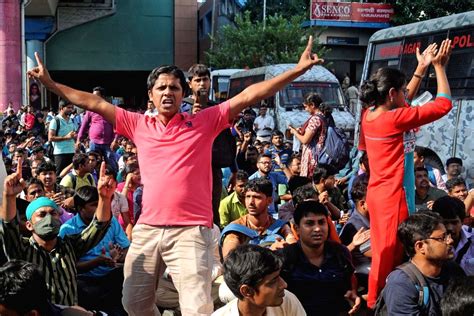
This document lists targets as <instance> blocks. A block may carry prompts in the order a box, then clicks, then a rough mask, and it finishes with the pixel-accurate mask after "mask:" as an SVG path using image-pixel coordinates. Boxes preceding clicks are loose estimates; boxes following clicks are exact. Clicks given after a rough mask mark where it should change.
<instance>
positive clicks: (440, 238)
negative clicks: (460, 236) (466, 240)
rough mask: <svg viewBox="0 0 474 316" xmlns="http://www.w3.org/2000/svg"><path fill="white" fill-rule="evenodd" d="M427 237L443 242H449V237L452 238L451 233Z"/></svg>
mask: <svg viewBox="0 0 474 316" xmlns="http://www.w3.org/2000/svg"><path fill="white" fill-rule="evenodd" d="M426 239H433V240H436V241H438V242H443V243H447V242H448V239H451V240H452V238H451V234H443V235H442V236H440V237H428V238H426Z"/></svg>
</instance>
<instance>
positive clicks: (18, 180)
mask: <svg viewBox="0 0 474 316" xmlns="http://www.w3.org/2000/svg"><path fill="white" fill-rule="evenodd" d="M22 166H23V158H18V161H17V167H16V172H15V173H12V174H11V175H9V176H7V177H6V178H5V181H4V182H3V193H4V194H6V195H7V196H17V195H18V194H19V193H20V192H21V191H22V190H23V189H24V188H25V187H26V182H25V180H24V179H23V177H22V172H23V170H22V169H23V168H22Z"/></svg>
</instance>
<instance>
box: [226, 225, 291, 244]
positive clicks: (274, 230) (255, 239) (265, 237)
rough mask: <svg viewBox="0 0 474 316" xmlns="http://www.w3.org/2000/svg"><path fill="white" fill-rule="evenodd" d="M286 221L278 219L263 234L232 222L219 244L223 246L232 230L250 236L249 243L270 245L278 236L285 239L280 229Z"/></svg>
mask: <svg viewBox="0 0 474 316" xmlns="http://www.w3.org/2000/svg"><path fill="white" fill-rule="evenodd" d="M286 223H287V222H286V221H283V220H281V219H278V220H276V221H275V222H274V223H273V224H271V225H270V227H268V228H267V230H266V231H265V232H264V233H263V234H262V235H259V234H258V233H257V232H256V231H255V230H253V229H251V228H248V227H247V226H244V225H240V224H235V223H230V224H229V225H227V226H226V227H225V228H224V229H223V230H222V233H221V238H220V240H219V246H220V247H222V244H223V243H224V239H225V237H226V236H227V234H229V233H232V232H237V233H241V234H243V235H245V236H247V237H249V238H250V241H249V244H251V245H259V246H262V247H268V246H270V245H271V244H273V243H274V242H275V241H276V238H277V237H280V238H281V239H285V238H283V236H281V235H280V234H278V231H279V230H280V229H281V228H282V227H283V226H284V225H285V224H286Z"/></svg>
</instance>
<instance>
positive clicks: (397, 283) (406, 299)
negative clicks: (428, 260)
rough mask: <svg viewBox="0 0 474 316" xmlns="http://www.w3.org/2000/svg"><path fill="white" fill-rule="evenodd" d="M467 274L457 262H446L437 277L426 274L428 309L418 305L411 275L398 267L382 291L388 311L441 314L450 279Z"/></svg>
mask: <svg viewBox="0 0 474 316" xmlns="http://www.w3.org/2000/svg"><path fill="white" fill-rule="evenodd" d="M465 275H466V274H465V273H464V271H463V270H462V269H461V268H460V267H459V265H458V264H457V263H455V262H454V261H452V260H450V261H448V262H446V263H445V264H444V266H443V268H442V270H441V273H440V275H439V276H438V277H436V278H431V277H427V276H425V279H426V281H427V283H428V286H429V287H430V292H429V303H428V307H427V308H426V310H423V308H422V307H420V306H419V305H418V299H419V293H418V290H417V289H416V287H415V284H413V282H412V281H411V280H410V277H409V276H408V275H407V274H406V273H405V272H403V271H402V270H399V269H396V270H394V271H393V272H392V273H390V275H389V276H388V278H387V284H386V285H385V288H384V290H383V292H382V295H383V299H384V301H385V304H386V305H387V312H388V314H389V315H391V316H396V315H414V316H416V315H429V316H441V315H442V313H441V308H440V302H441V298H442V297H443V293H444V291H445V290H446V288H447V286H448V284H449V282H450V280H452V279H454V278H458V277H464V276H465Z"/></svg>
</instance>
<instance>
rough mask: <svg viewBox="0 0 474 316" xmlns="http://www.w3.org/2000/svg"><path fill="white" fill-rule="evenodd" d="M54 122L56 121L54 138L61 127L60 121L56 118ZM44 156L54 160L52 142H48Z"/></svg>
mask: <svg viewBox="0 0 474 316" xmlns="http://www.w3.org/2000/svg"><path fill="white" fill-rule="evenodd" d="M54 120H55V121H56V136H58V132H59V128H60V127H61V121H60V120H59V119H58V118H57V117H55V118H54ZM45 155H46V157H48V158H50V159H54V144H53V142H52V141H51V142H48V145H47V146H46V152H45Z"/></svg>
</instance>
